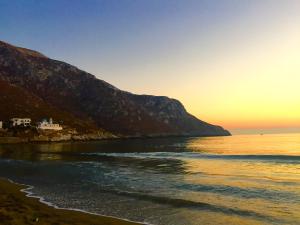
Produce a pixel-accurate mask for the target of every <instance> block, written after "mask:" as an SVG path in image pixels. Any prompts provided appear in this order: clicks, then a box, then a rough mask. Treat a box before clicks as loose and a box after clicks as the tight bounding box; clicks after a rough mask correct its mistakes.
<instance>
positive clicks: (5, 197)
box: [0, 179, 137, 225]
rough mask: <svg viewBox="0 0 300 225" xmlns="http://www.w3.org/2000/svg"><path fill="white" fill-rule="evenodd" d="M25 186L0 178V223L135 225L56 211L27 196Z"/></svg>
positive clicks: (67, 211)
mask: <svg viewBox="0 0 300 225" xmlns="http://www.w3.org/2000/svg"><path fill="white" fill-rule="evenodd" d="M23 188H25V186H22V185H17V184H13V183H11V182H9V181H6V180H4V179H0V224H1V225H2V224H5V225H23V224H26V225H27V224H28V225H31V224H41V225H46V224H47V225H48V224H51V225H67V224H68V225H69V224H72V225H137V223H132V222H127V221H123V220H118V219H114V218H109V217H104V216H97V215H91V214H87V213H83V212H77V211H71V210H64V209H55V208H53V207H50V206H47V205H45V204H43V203H41V202H39V200H38V199H36V198H30V197H26V196H25V193H23V192H21V189H23Z"/></svg>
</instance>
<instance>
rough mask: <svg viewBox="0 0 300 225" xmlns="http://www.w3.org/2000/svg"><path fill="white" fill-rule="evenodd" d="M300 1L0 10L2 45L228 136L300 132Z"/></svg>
mask: <svg viewBox="0 0 300 225" xmlns="http://www.w3.org/2000/svg"><path fill="white" fill-rule="evenodd" d="M299 12H300V1H299V0H195V1H194V0H118V1H116V0H85V1H82V0H43V1H40V0H15V1H11V0H0V39H1V40H3V41H6V42H9V43H11V44H14V45H18V46H22V47H26V48H30V49H34V50H37V51H40V52H42V53H43V54H45V55H47V56H48V57H51V58H54V59H58V60H62V61H65V62H68V63H70V64H73V65H75V66H77V67H79V68H80V69H83V70H85V71H87V72H90V73H92V74H94V75H96V76H97V77H98V78H99V79H103V80H105V81H107V82H109V83H111V84H113V85H115V86H116V87H118V88H120V89H123V90H127V91H130V92H133V93H137V94H153V95H163V96H168V97H171V98H176V99H179V100H180V101H181V102H182V103H183V104H184V106H185V107H186V109H187V110H188V111H189V112H190V113H192V114H194V115H195V116H197V117H198V118H200V119H201V120H204V121H207V122H209V123H213V124H218V125H222V126H224V127H225V128H228V129H240V128H247V129H250V128H251V129H254V128H268V129H269V128H290V127H292V128H293V127H300V13H299Z"/></svg>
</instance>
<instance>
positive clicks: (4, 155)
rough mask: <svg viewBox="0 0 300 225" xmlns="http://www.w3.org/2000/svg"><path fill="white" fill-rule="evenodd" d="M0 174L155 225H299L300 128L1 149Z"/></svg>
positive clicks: (83, 206) (77, 206) (67, 201)
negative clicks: (283, 131) (286, 131)
mask: <svg viewBox="0 0 300 225" xmlns="http://www.w3.org/2000/svg"><path fill="white" fill-rule="evenodd" d="M0 177H4V178H8V179H10V180H12V181H13V182H16V183H21V184H26V185H28V187H29V188H28V189H27V192H28V193H29V194H30V195H31V196H36V197H39V198H40V199H41V201H43V202H45V203H48V204H51V205H53V206H55V207H59V208H68V209H73V210H82V211H86V212H90V213H95V214H99V215H105V216H110V217H117V218H122V219H126V220H130V221H137V222H141V223H146V224H153V225H209V224H212V225H218V224H220V225H223V224H224V225H225V224H233V225H234V224H243V225H248V224H249V225H250V224H251V225H253V224H260V225H261V224H280V225H282V224H288V225H293V224H295V225H299V224H300V134H297V133H293V134H264V135H263V134H251V135H249V134H245V135H233V136H229V137H168V138H151V139H122V140H121V139H120V140H105V141H97V142H85V143H84V142H73V143H51V144H17V145H1V146H0Z"/></svg>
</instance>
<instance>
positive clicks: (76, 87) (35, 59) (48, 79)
mask: <svg viewBox="0 0 300 225" xmlns="http://www.w3.org/2000/svg"><path fill="white" fill-rule="evenodd" d="M0 80H2V82H6V83H8V84H9V85H12V86H16V87H18V88H21V89H22V90H24V91H26V93H28V94H30V95H32V96H35V97H36V98H38V99H40V101H41V102H43V103H45V104H47V105H48V106H49V107H52V108H53V109H55V110H57V111H59V112H64V113H66V114H69V115H70V116H71V117H70V118H72V120H69V121H66V123H67V125H70V126H74V125H72V124H71V121H74V120H75V121H76V120H78V121H84V122H85V123H86V124H85V123H83V122H81V123H80V124H81V126H83V127H84V126H87V127H89V126H91V127H92V126H95V129H103V130H106V131H109V132H112V133H114V134H116V135H119V136H159V135H199V136H220V135H222V136H223V135H230V133H229V132H228V131H226V130H224V129H223V128H222V127H219V126H214V125H211V124H208V123H206V122H203V121H201V120H199V119H197V118H196V117H194V116H192V115H190V114H189V113H188V112H187V111H186V110H185V108H184V107H183V105H182V104H181V103H180V102H179V101H177V100H175V99H170V98H168V97H163V96H160V97H157V96H150V95H135V94H132V93H129V92H125V91H122V90H119V89H118V88H116V87H114V86H112V85H110V84H108V83H107V82H105V81H103V80H100V79H97V78H96V77H95V76H94V75H91V74H89V73H87V72H84V71H82V70H80V69H78V68H76V67H74V66H72V65H69V64H67V63H64V62H61V61H57V60H53V59H50V58H47V57H46V56H44V55H43V54H41V53H38V52H36V51H32V50H29V49H25V48H19V47H15V46H12V45H10V44H7V43H4V42H0ZM11 113H13V112H11ZM0 116H1V115H0ZM28 116H30V114H29V115H28Z"/></svg>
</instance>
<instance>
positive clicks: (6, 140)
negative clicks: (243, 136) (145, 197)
mask: <svg viewBox="0 0 300 225" xmlns="http://www.w3.org/2000/svg"><path fill="white" fill-rule="evenodd" d="M228 136H232V135H179V134H173V135H172V134H166V135H147V136H146V135H141V136H114V137H99V138H90V139H88V138H87V139H73V138H70V139H65V140H32V139H29V138H22V137H15V136H12V137H0V144H5V145H6V144H51V143H78V142H97V141H106V140H128V139H155V138H175V137H182V138H192V137H203V138H205V137H228Z"/></svg>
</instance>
